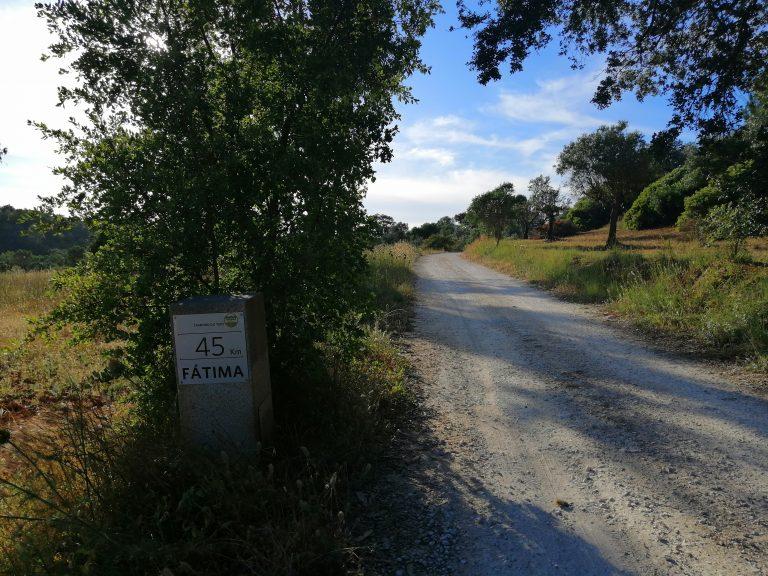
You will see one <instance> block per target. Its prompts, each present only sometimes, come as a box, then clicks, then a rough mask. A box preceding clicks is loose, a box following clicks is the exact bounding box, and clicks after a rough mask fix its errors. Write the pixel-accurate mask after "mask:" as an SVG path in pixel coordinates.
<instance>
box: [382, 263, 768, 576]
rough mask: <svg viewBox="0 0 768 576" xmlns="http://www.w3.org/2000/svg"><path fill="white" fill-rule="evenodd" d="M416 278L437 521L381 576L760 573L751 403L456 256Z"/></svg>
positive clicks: (764, 570)
mask: <svg viewBox="0 0 768 576" xmlns="http://www.w3.org/2000/svg"><path fill="white" fill-rule="evenodd" d="M417 274H418V283H417V289H418V303H417V307H416V320H415V328H414V333H413V335H412V336H411V338H410V339H409V348H410V352H411V355H412V359H413V361H414V363H415V366H416V369H417V371H418V372H419V374H420V375H421V379H422V380H423V385H424V391H423V393H424V395H425V400H424V402H425V404H426V406H425V410H426V411H428V412H429V414H430V416H429V418H428V424H427V429H426V430H425V431H424V436H430V438H429V441H428V442H427V444H428V445H429V446H430V447H429V448H428V450H429V454H428V457H424V456H422V457H421V459H420V460H419V462H421V466H420V468H419V473H420V474H422V475H423V476H424V477H426V480H425V479H424V477H422V479H421V480H420V481H419V482H416V483H413V484H412V485H411V486H410V487H409V488H407V489H406V490H405V492H406V493H407V494H406V495H408V494H411V495H412V493H413V492H414V491H417V490H420V491H421V497H422V498H423V499H429V500H430V501H431V504H430V505H429V506H427V508H428V509H431V510H432V512H431V515H433V516H434V514H435V513H436V512H435V511H436V510H437V512H438V513H439V519H440V522H439V523H438V524H439V527H437V528H435V529H434V530H436V532H433V531H430V532H429V534H430V535H431V536H434V538H433V540H432V542H433V549H432V551H431V552H429V551H427V552H424V551H423V550H422V551H420V552H419V554H420V555H421V556H418V557H416V558H415V559H411V561H412V563H411V564H408V565H407V566H405V564H404V568H402V569H398V570H397V571H396V572H395V573H397V574H412V573H432V574H438V573H446V574H466V575H472V576H483V575H517V574H520V575H540V574H546V575H549V574H559V575H561V574H571V575H578V576H587V575H592V574H595V575H603V574H637V575H642V576H646V575H652V574H655V575H667V574H697V575H704V574H706V575H715V574H717V575H720V574H722V575H727V576H737V575H747V574H749V575H752V574H755V575H757V574H768V402H766V400H765V398H764V397H763V396H761V395H760V394H758V393H757V392H750V391H749V389H748V388H746V387H745V386H743V385H742V386H737V385H736V384H735V383H733V382H732V380H733V378H732V377H729V376H728V375H727V374H726V373H725V372H723V371H722V370H721V369H719V368H717V367H716V366H715V365H712V364H707V363H703V362H694V361H691V360H686V359H682V358H679V357H675V356H673V355H669V354H664V353H662V352H659V351H657V350H654V349H653V348H652V347H651V346H649V345H648V344H647V343H643V341H641V340H640V339H639V338H637V337H636V336H635V335H633V334H632V332H631V331H629V330H626V329H623V328H621V327H617V326H614V325H611V323H609V322H608V321H606V320H605V319H604V318H601V317H600V316H599V314H598V313H597V312H596V311H595V308H594V307H589V306H583V305H578V304H573V303H568V302H563V301H560V300H558V299H556V298H554V297H553V296H551V295H549V294H548V293H546V292H543V291H541V290H538V289H536V288H535V287H532V286H530V285H528V284H526V283H524V282H520V281H518V280H515V279H512V278H510V277H508V276H505V275H502V274H499V273H497V272H494V271H492V270H489V269H487V268H485V267H483V266H479V265H476V264H473V263H471V262H469V261H467V260H464V259H463V258H462V257H461V256H460V255H458V254H436V255H431V256H426V257H423V258H421V259H420V260H419V262H418V265H417ZM420 441H422V443H423V441H424V439H423V438H422V439H420ZM414 486H415V488H414ZM404 501H407V499H405V500H404ZM414 509H416V508H414ZM430 522H432V520H430ZM430 530H431V529H430ZM420 558H421V560H419V559H420ZM406 560H408V559H407V558H406V559H405V560H403V562H406ZM430 563H432V564H430ZM430 566H432V568H430Z"/></svg>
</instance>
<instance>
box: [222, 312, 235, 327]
mask: <svg viewBox="0 0 768 576" xmlns="http://www.w3.org/2000/svg"><path fill="white" fill-rule="evenodd" d="M224 324H226V326H227V327H229V328H234V327H235V326H237V314H227V315H226V316H224Z"/></svg>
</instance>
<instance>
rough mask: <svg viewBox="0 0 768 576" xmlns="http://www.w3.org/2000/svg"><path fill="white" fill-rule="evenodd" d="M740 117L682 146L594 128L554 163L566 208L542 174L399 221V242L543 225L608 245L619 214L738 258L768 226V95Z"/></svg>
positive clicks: (518, 233) (458, 244) (451, 239)
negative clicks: (426, 216) (587, 234)
mask: <svg viewBox="0 0 768 576" xmlns="http://www.w3.org/2000/svg"><path fill="white" fill-rule="evenodd" d="M744 117H745V121H744V123H743V124H742V125H740V126H739V127H737V128H735V129H733V130H730V131H729V132H727V133H720V134H718V135H716V136H710V137H703V138H701V139H700V141H699V143H698V144H687V145H684V144H682V143H681V142H680V141H679V140H678V139H677V138H675V137H674V136H672V135H670V133H669V132H663V133H658V134H656V135H654V137H653V138H652V139H651V140H650V142H649V141H647V140H646V138H645V137H644V136H643V134H642V133H640V132H638V131H632V130H629V129H628V126H627V123H626V122H619V123H617V124H614V125H607V126H601V127H599V128H598V129H597V130H595V131H594V132H591V133H587V134H583V135H582V136H580V137H578V138H577V139H576V140H574V141H573V142H571V143H570V144H568V145H566V146H565V148H564V149H563V150H562V152H561V153H560V155H559V157H558V160H557V164H556V165H555V170H556V172H557V173H558V174H559V175H561V176H563V177H564V181H565V183H566V184H567V186H568V188H569V190H570V195H571V196H572V197H575V199H576V202H575V204H574V205H573V206H569V202H568V198H567V197H566V195H565V194H564V193H563V192H562V190H561V189H560V188H557V187H555V186H553V185H552V182H551V179H550V177H549V176H545V175H540V176H537V177H536V178H534V179H533V180H531V181H530V183H529V185H528V195H527V196H525V195H523V194H516V193H515V189H514V186H513V185H512V184H511V183H509V182H505V183H503V184H501V185H499V186H497V187H496V188H494V189H493V190H490V191H488V192H485V193H483V194H480V195H478V196H476V197H475V198H474V199H473V200H472V202H471V203H470V205H469V207H468V209H467V210H466V212H462V213H461V214H457V215H455V216H454V217H453V218H450V217H444V218H441V219H440V220H438V222H435V223H427V224H423V225H422V226H419V227H416V228H414V229H412V230H408V227H407V225H405V224H403V223H398V224H397V225H398V226H399V228H398V230H399V235H398V236H397V238H396V239H397V240H401V239H407V240H411V241H414V242H417V243H420V244H425V245H427V246H430V247H434V248H444V249H461V248H462V247H463V246H464V245H465V244H466V243H467V242H469V241H471V240H473V239H474V238H476V237H477V236H479V235H480V234H483V233H484V234H488V235H489V236H492V237H493V238H495V239H496V242H497V243H498V242H499V241H500V240H501V239H502V238H504V237H505V236H514V237H518V238H528V237H529V236H530V234H531V231H532V230H533V229H535V228H540V229H539V230H538V231H539V232H540V233H541V235H543V236H545V237H546V239H547V240H550V241H551V240H554V239H555V237H556V236H563V235H567V234H571V233H574V232H575V231H577V230H590V229H594V228H599V227H601V226H604V225H606V224H607V225H608V233H607V238H606V247H608V248H610V247H613V246H615V245H616V244H617V228H618V222H619V219H620V218H621V217H622V215H624V222H625V225H626V226H627V227H628V228H634V229H642V228H653V227H658V226H669V225H672V224H677V225H678V226H679V227H681V228H684V229H687V230H691V231H693V232H695V233H696V234H698V235H699V237H700V238H701V239H702V240H704V241H711V240H728V241H730V242H731V245H732V247H733V253H732V254H733V256H736V255H737V254H738V252H739V249H740V247H741V246H742V245H743V241H744V239H745V238H747V237H749V236H758V235H762V234H765V233H766V231H767V230H768V199H767V198H766V197H767V196H768V91H766V90H765V89H761V90H758V91H757V92H755V93H754V94H753V95H752V98H751V100H750V103H749V105H748V106H747V107H746V109H745V113H744ZM378 217H379V218H381V217H380V216H378ZM390 220H391V219H390ZM377 238H378V239H379V240H380V241H389V239H388V238H386V237H385V235H382V234H380V235H378V236H377Z"/></svg>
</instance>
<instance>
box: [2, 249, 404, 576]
mask: <svg viewBox="0 0 768 576" xmlns="http://www.w3.org/2000/svg"><path fill="white" fill-rule="evenodd" d="M368 256H369V261H370V263H371V268H370V280H369V282H370V289H371V291H372V293H373V294H374V295H375V298H376V309H377V310H378V312H375V314H374V316H375V318H374V320H373V321H372V322H371V323H368V324H365V325H363V326H362V327H361V332H362V338H353V339H352V340H350V339H349V338H348V337H345V336H343V335H339V336H338V337H331V338H330V339H329V340H328V341H327V342H323V343H319V344H318V351H319V353H320V359H321V365H320V366H318V368H319V370H318V371H315V372H311V371H308V372H307V375H306V379H307V384H306V385H307V386H308V388H310V389H312V390H313V395H312V397H311V400H307V401H306V402H305V403H304V404H305V405H301V404H297V405H295V406H292V407H291V409H293V410H296V412H292V414H291V418H292V420H290V421H293V420H295V421H296V425H295V426H293V425H292V426H291V427H290V428H289V427H288V426H286V425H285V422H284V424H283V427H282V429H281V430H280V434H281V435H282V438H281V439H280V443H279V445H278V446H277V447H276V449H275V451H274V452H273V451H270V452H269V453H262V454H261V455H260V456H259V457H258V458H255V459H247V460H244V461H230V460H229V459H224V460H219V459H213V460H211V459H210V458H195V457H190V456H189V455H188V454H185V453H184V452H182V451H181V450H180V449H179V448H178V446H177V445H176V444H175V443H174V441H173V440H172V438H168V437H166V439H165V440H164V441H159V438H161V437H162V436H161V435H159V434H162V433H163V431H159V432H158V430H155V429H150V430H146V429H144V428H143V427H141V426H138V427H137V426H135V425H131V422H130V419H126V418H123V417H121V416H117V415H116V414H115V413H114V409H115V408H114V407H115V406H117V405H116V404H115V405H109V406H107V407H106V408H104V409H101V410H96V411H94V410H93V409H91V408H90V405H89V409H88V410H86V411H83V412H81V411H80V410H79V409H78V408H79V407H78V405H77V404H76V403H75V402H70V403H69V405H68V407H67V409H66V410H65V413H64V414H62V418H63V420H58V419H57V420H55V422H56V425H51V422H53V420H52V421H51V422H47V424H48V425H47V426H46V432H47V434H46V435H44V436H40V437H34V438H31V439H28V438H27V439H24V438H22V437H21V436H19V434H18V433H17V431H16V430H15V429H14V431H13V432H12V434H11V445H8V446H5V447H3V448H0V459H2V460H5V464H4V465H3V464H0V515H15V516H28V517H31V518H43V519H46V520H44V521H32V522H28V521H23V520H21V521H18V520H10V519H8V518H6V519H4V520H0V574H9V575H10V574H68V575H69V574H107V573H109V574H114V575H118V574H119V575H122V574H126V575H127V574H139V573H142V574H143V573H146V574H161V573H162V574H199V575H204V574H205V575H207V574H211V575H213V574H235V573H249V574H250V573H254V574H296V575H299V574H312V575H318V576H319V575H322V574H339V573H342V572H344V571H346V570H350V571H354V570H355V569H356V568H355V566H356V561H355V558H356V555H357V548H358V544H357V542H358V540H357V539H358V538H359V537H360V534H357V533H356V530H355V522H354V518H355V515H356V514H357V513H358V511H357V509H356V498H354V497H353V495H354V494H355V492H356V491H357V490H360V489H365V488H364V487H365V484H366V482H368V481H369V480H370V478H371V475H372V474H371V471H372V470H373V471H375V469H376V459H377V457H378V455H379V454H380V453H381V451H382V450H383V449H384V447H385V446H386V445H387V443H388V439H389V437H390V435H391V434H392V433H393V431H394V430H395V429H396V428H397V427H398V426H400V425H401V424H402V421H403V419H404V418H407V413H408V411H409V410H410V409H411V404H410V402H411V398H410V395H409V394H408V391H407V388H406V386H405V368H406V363H405V361H404V359H403V358H402V356H401V355H400V353H399V351H398V349H397V347H396V346H395V344H394V342H393V340H392V337H391V336H390V334H389V333H388V332H387V331H385V330H384V328H386V329H388V330H389V329H401V328H403V327H404V326H405V325H406V324H407V318H408V315H409V309H410V300H411V297H412V290H413V288H412V286H413V272H412V267H413V263H414V261H415V259H416V256H417V254H416V252H415V250H414V249H413V248H412V247H410V246H408V245H396V246H393V247H380V248H377V249H375V250H373V251H372V252H371V253H370V254H369V255H368ZM46 280H47V278H46V275H45V274H39V275H37V276H32V275H26V274H6V275H0V286H1V287H2V288H0V297H1V298H2V299H0V318H6V319H8V320H6V321H7V323H8V328H7V330H8V332H7V333H8V334H12V338H9V339H8V340H6V341H5V342H4V344H3V345H4V347H5V352H4V354H5V356H4V357H2V360H0V361H1V362H4V364H3V365H4V366H5V370H4V371H3V373H4V374H7V373H9V372H18V371H19V370H23V369H24V368H23V365H24V364H25V363H28V362H30V361H32V362H33V363H37V362H42V363H43V364H45V363H49V364H51V365H53V366H56V367H58V368H56V370H55V371H54V372H56V373H57V374H58V373H59V371H60V368H61V367H62V366H64V365H67V364H69V367H70V368H71V369H75V366H74V365H78V366H79V369H80V370H82V371H83V372H84V373H85V372H88V370H89V369H94V368H96V369H98V368H99V367H100V364H99V361H100V357H99V355H98V354H95V355H93V356H92V357H83V358H80V359H76V358H75V357H73V356H72V355H71V351H70V349H69V348H68V345H67V344H65V343H64V341H63V338H62V339H61V340H59V339H55V340H53V341H50V340H49V341H44V342H38V341H37V340H33V341H31V342H24V341H23V336H24V333H25V330H26V325H27V323H26V319H25V318H26V316H27V315H35V314H40V313H43V312H45V310H46V309H47V308H48V307H49V306H50V305H51V304H52V300H51V299H50V298H49V297H48V296H47V295H46V292H45V288H44V286H45V283H46ZM29 284H31V285H33V286H34V287H35V288H34V289H31V288H28V287H27V285H29ZM62 336H66V335H62ZM30 347H32V348H34V350H36V354H37V356H39V357H38V358H31V357H30V356H29V355H28V353H29V350H30V349H31V348H30ZM67 357H69V362H66V358H67ZM73 359H75V361H74V362H73V361H72V360H73ZM28 374H29V376H30V377H29V378H26V379H16V380H13V381H10V380H8V378H5V380H4V381H3V382H4V386H6V390H7V391H8V392H9V393H13V394H14V395H16V396H17V397H25V396H29V395H30V393H31V394H36V393H37V391H39V390H40V389H48V388H49V387H50V382H49V380H56V379H57V378H58V376H56V375H55V374H54V375H52V376H50V375H49V376H46V377H45V379H42V380H41V381H35V380H34V378H33V377H32V373H31V372H29V373H28ZM3 377H5V376H3ZM282 384H283V385H288V383H285V382H283V383H282ZM57 406H58V404H57ZM284 420H288V419H287V418H286V419H284ZM0 428H2V426H0ZM26 428H29V426H26ZM0 432H2V430H0ZM17 448H18V449H17ZM22 451H23V452H25V453H26V454H27V455H29V456H30V457H31V459H32V460H33V461H35V465H36V466H38V467H39V468H38V469H37V470H35V469H34V467H32V466H25V462H24V456H23V454H22V453H21V452H22ZM2 479H5V480H11V481H12V482H15V483H19V484H21V485H22V486H24V490H23V491H19V490H17V489H11V488H12V487H11V486H10V485H8V484H5V486H3V485H2V484H3V480H2ZM24 491H26V493H25V492H24ZM41 498H42V499H44V501H43V500H41ZM54 519H55V521H54Z"/></svg>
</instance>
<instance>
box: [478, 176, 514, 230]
mask: <svg viewBox="0 0 768 576" xmlns="http://www.w3.org/2000/svg"><path fill="white" fill-rule="evenodd" d="M514 192H515V187H514V185H513V184H512V183H511V182H504V183H503V184H501V185H499V186H497V187H496V188H494V189H493V190H491V191H489V192H486V193H484V194H480V195H479V196H475V197H474V198H473V199H472V202H471V203H470V205H469V212H471V213H472V214H473V215H474V216H475V217H476V218H477V219H478V220H479V221H480V222H481V223H482V225H483V227H484V228H485V229H486V230H487V231H488V232H489V233H490V234H491V235H492V236H493V237H494V238H495V239H496V244H498V243H499V241H500V240H501V239H502V238H503V237H504V230H506V229H507V228H508V227H509V225H510V224H511V223H512V220H513V218H514V215H515V206H516V204H517V203H518V199H517V197H516V196H515V194H514Z"/></svg>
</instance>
